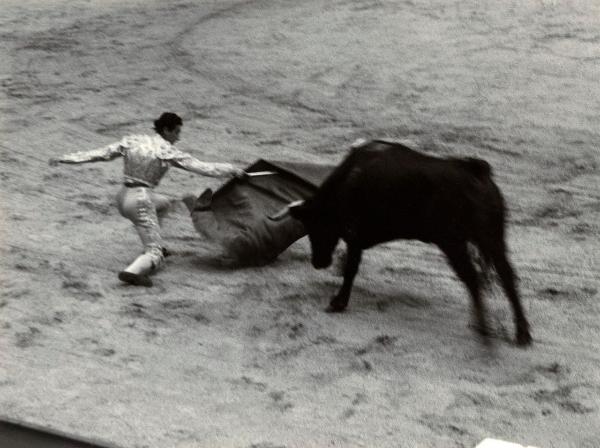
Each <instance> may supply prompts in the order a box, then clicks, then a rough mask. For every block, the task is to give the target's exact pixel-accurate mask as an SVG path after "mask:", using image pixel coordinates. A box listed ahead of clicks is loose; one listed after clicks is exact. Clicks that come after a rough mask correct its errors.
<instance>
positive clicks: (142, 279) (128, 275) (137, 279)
mask: <svg viewBox="0 0 600 448" xmlns="http://www.w3.org/2000/svg"><path fill="white" fill-rule="evenodd" d="M119 280H121V281H122V282H125V283H129V284H130V285H135V286H146V287H150V286H152V280H150V277H148V276H147V275H138V274H134V273H133V272H127V271H121V272H119Z"/></svg>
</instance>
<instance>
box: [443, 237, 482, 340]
mask: <svg viewBox="0 0 600 448" xmlns="http://www.w3.org/2000/svg"><path fill="white" fill-rule="evenodd" d="M440 248H441V249H442V251H444V253H445V254H446V257H447V258H448V262H449V263H450V266H452V269H454V272H456V275H458V278H460V279H461V280H462V281H463V282H464V283H465V285H466V286H467V289H468V290H469V293H470V295H471V299H472V301H473V309H474V312H475V318H476V319H477V331H478V332H479V333H480V334H481V335H482V336H488V335H489V328H488V324H487V319H486V309H485V304H484V303H483V299H482V297H481V287H480V282H479V277H478V274H477V270H476V269H475V266H474V265H473V262H472V261H471V257H470V256H469V252H468V250H467V244H466V242H464V241H461V242H455V243H450V244H443V245H440Z"/></svg>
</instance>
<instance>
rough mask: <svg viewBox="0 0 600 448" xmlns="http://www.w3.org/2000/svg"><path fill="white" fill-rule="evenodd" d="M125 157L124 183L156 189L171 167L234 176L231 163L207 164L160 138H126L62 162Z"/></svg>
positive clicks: (221, 175) (131, 136) (77, 153)
mask: <svg viewBox="0 0 600 448" xmlns="http://www.w3.org/2000/svg"><path fill="white" fill-rule="evenodd" d="M120 156H122V157H123V158H124V170H123V171H124V176H125V179H124V180H125V182H136V183H142V184H145V185H147V186H148V187H151V188H152V187H155V186H157V185H158V183H159V182H160V180H161V179H162V177H163V176H164V175H165V173H166V172H167V171H168V169H169V166H170V165H174V166H176V167H177V168H182V169H184V170H187V171H192V172H194V173H198V174H202V175H204V176H211V177H224V176H228V175H234V174H235V173H236V172H237V169H236V168H234V166H233V165H231V164H230V163H208V162H201V161H200V160H198V159H196V158H194V157H192V156H191V155H190V154H187V153H185V152H183V151H179V150H178V149H177V148H175V147H174V146H173V145H171V143H169V142H168V141H166V140H165V139H164V138H162V137H161V136H160V135H158V134H156V135H153V136H150V135H129V136H127V137H124V138H123V139H122V140H121V141H119V142H116V143H113V144H111V145H108V146H105V147H103V148H99V149H94V150H92V151H80V152H75V153H72V154H67V155H64V156H62V157H61V158H59V159H58V161H59V162H61V163H86V162H96V161H107V160H112V159H115V158H117V157H120Z"/></svg>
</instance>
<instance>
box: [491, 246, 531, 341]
mask: <svg viewBox="0 0 600 448" xmlns="http://www.w3.org/2000/svg"><path fill="white" fill-rule="evenodd" d="M492 260H493V262H494V266H495V267H496V272H498V276H499V277H500V281H501V282H502V287H503V288H504V291H505V292H506V295H507V296H508V299H509V300H510V304H511V305H512V309H513V316H514V320H515V326H516V327H517V344H519V345H529V344H531V341H532V338H531V334H530V332H529V322H527V318H526V317H525V313H524V311H523V307H522V306H521V300H520V299H519V294H518V292H517V286H516V281H515V273H514V271H513V268H512V266H511V265H510V263H509V261H508V259H507V258H506V248H505V246H504V244H500V245H499V246H498V247H497V248H496V249H495V250H494V251H493V253H492Z"/></svg>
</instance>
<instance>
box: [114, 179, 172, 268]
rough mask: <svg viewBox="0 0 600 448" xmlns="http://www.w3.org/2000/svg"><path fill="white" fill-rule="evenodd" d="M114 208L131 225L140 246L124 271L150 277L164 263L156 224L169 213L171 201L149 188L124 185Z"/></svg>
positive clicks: (161, 243) (161, 242)
mask: <svg viewBox="0 0 600 448" xmlns="http://www.w3.org/2000/svg"><path fill="white" fill-rule="evenodd" d="M117 205H118V207H119V212H120V213H121V215H122V216H124V217H125V218H127V219H129V220H130V221H131V222H132V223H133V225H134V226H135V230H136V231H137V233H138V235H139V237H140V240H142V245H143V247H144V253H143V254H141V255H140V256H139V257H137V258H136V259H135V260H134V262H133V263H131V264H130V265H129V266H128V267H127V268H126V269H125V271H126V272H131V273H133V274H137V275H149V274H152V273H153V272H155V271H156V270H157V269H158V268H159V267H160V266H161V264H162V263H163V261H164V254H163V247H164V246H163V241H162V237H161V236H160V224H161V221H162V218H163V217H164V216H165V215H166V214H167V212H168V211H169V207H170V206H171V199H169V198H167V197H166V196H163V195H160V194H157V193H154V192H153V191H152V189H150V188H146V187H133V188H130V187H125V186H124V187H123V188H121V190H120V191H119V193H118V194H117Z"/></svg>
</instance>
